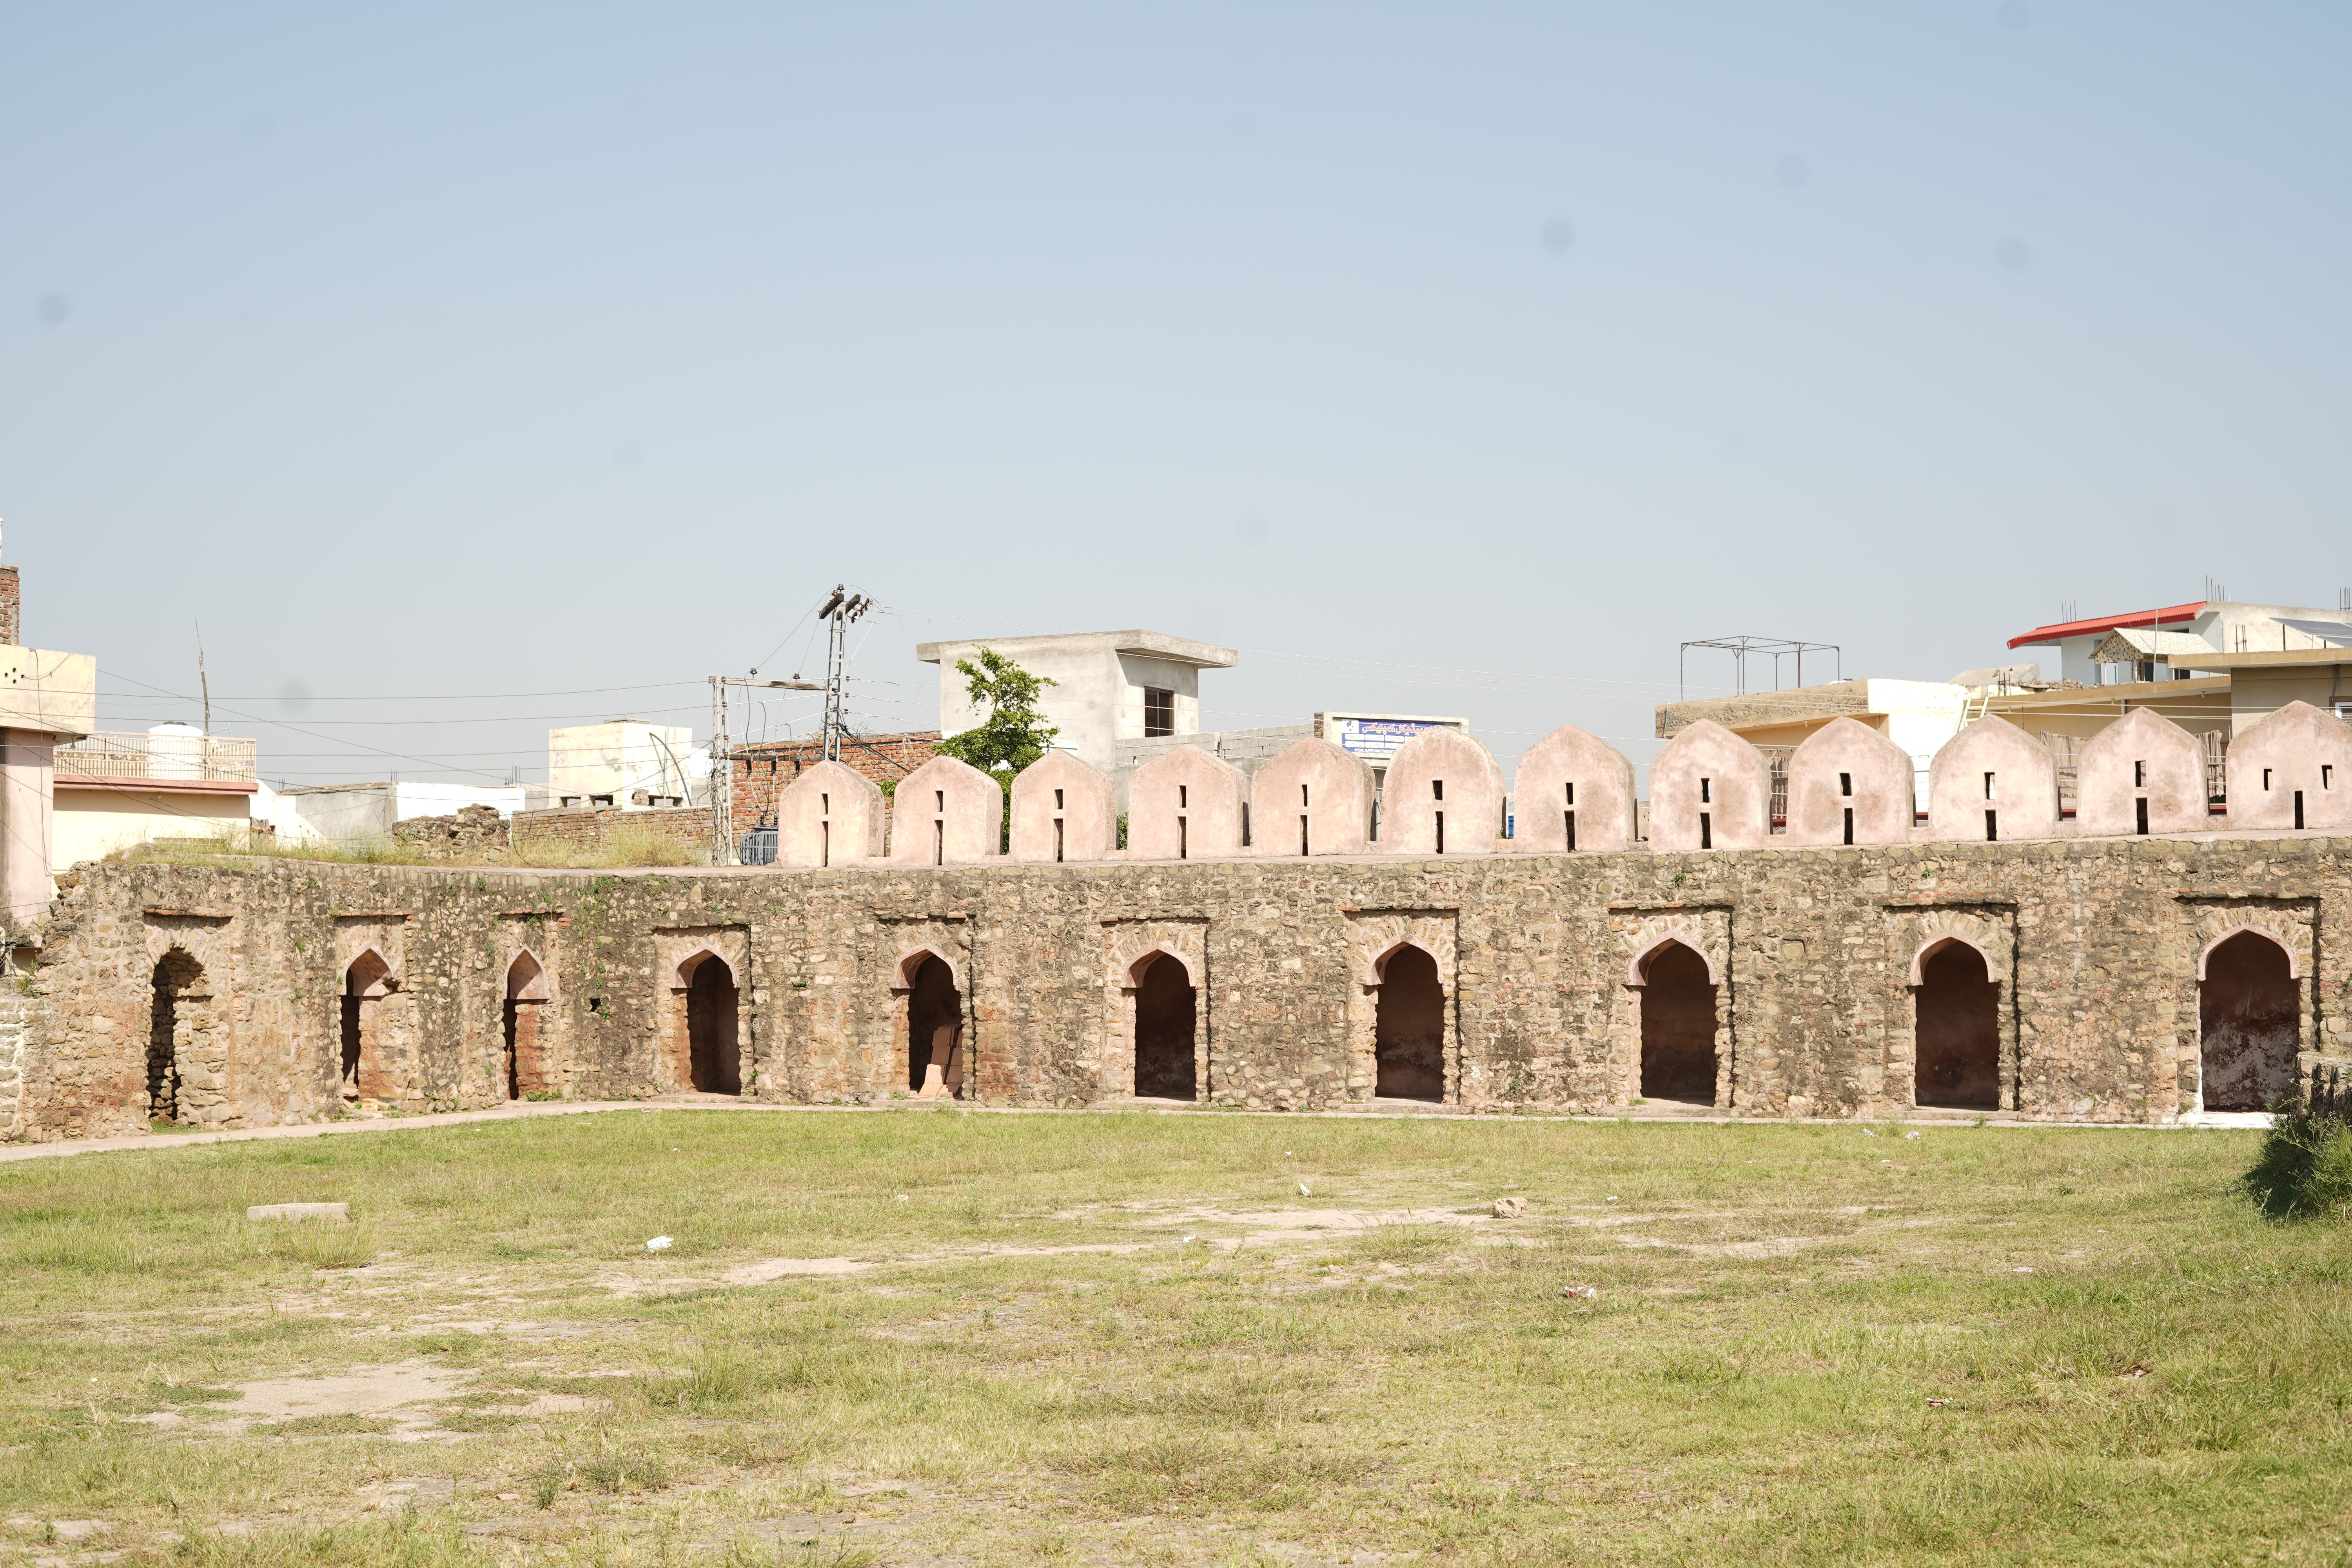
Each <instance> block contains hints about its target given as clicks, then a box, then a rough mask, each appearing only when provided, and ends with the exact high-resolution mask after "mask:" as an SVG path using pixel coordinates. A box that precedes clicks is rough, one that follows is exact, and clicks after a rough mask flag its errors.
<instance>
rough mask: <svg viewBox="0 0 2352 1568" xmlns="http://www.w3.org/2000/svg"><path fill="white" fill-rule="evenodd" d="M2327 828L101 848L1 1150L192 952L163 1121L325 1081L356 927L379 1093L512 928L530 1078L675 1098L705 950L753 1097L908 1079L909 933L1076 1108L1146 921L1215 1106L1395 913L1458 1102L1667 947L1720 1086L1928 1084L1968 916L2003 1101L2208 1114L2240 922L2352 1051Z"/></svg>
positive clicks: (135, 1036) (1326, 1005)
mask: <svg viewBox="0 0 2352 1568" xmlns="http://www.w3.org/2000/svg"><path fill="white" fill-rule="evenodd" d="M2347 857H2352V838H2344V837H2328V836H2326V835H2324V834H2320V833H2305V834H2286V835H2276V836H2252V835H2224V834H2214V835H2200V836H2196V837H2175V838H2167V837H2145V838H2140V837H2135V838H2126V839H2112V840H2086V839H2085V840H2077V839H2064V838H2059V839H2050V840H2044V841H2040V842H2032V843H2010V842H2002V843H1996V844H1985V843H1974V844H1955V843H1938V844H1912V845H1905V846H1888V847H1854V848H1843V847H1838V848H1820V849H1804V848H1770V849H1763V850H1752V851H1730V852H1725V851H1718V852H1716V853H1712V854H1700V853H1690V854H1655V853H1649V852H1645V851H1633V852H1628V853H1620V854H1594V853H1579V854H1576V855H1557V856H1554V855H1508V856H1484V857H1454V856H1451V855H1449V856H1447V857H1445V858H1442V859H1441V858H1402V857H1390V856H1367V857H1354V858H1350V857H1338V856H1328V857H1326V856H1310V857H1305V858H1297V857H1293V858H1282V859H1262V858H1240V859H1229V860H1222V861H1198V862H1181V861H1165V860H1163V861H1154V862H1149V863H1137V862H1121V861H1111V862H1097V863H1086V864H1080V863H1071V864H1061V865H1054V864H1045V865H1022V864H1017V863H1013V862H1010V861H1005V860H1001V859H1000V860H998V861H996V862H995V863H993V864H990V865H984V866H955V865H950V866H948V867H945V868H929V867H898V866H894V865H888V864H885V865H881V866H872V867H864V868H835V869H822V870H782V869H775V868H760V869H755V868H738V869H729V870H691V871H668V870H662V871H645V872H625V873H617V874H615V873H588V872H563V871H533V870H523V869H509V868H481V869H467V868H439V867H373V866H358V865H339V864H330V863H306V862H299V861H272V862H261V861H252V862H231V861H222V862H218V863H204V864H195V865H186V866H174V865H168V864H162V863H152V864H144V865H121V864H106V865H99V866H91V867H86V868H82V869H81V870H80V871H79V872H78V873H76V874H75V875H74V876H73V877H72V878H70V879H69V881H70V882H71V885H70V886H69V888H68V890H67V892H66V894H65V896H64V898H63V899H62V900H61V901H60V902H59V904H58V906H57V908H56V909H55V910H54V911H53V912H52V913H51V915H50V916H49V918H48V919H47V921H46V922H45V924H44V925H43V927H42V928H41V930H40V932H39V937H40V942H41V948H40V951H39V953H38V962H37V966H36V967H35V968H34V970H33V971H32V973H31V974H30V975H29V976H28V977H27V978H26V980H25V981H24V983H23V984H22V985H21V987H19V988H14V989H12V995H13V996H14V997H15V1002H14V1003H13V1004H12V1006H13V1007H14V1008H15V1011H14V1013H12V1015H11V1016H10V1017H9V1018H8V1019H5V1020H0V1025H5V1026H0V1058H13V1060H7V1061H0V1114H5V1118H6V1120H5V1132H6V1135H7V1136H9V1137H11V1138H16V1139H56V1138H65V1137H75V1136H87V1135H95V1134H111V1133H125V1132H131V1131H138V1130H139V1129H141V1128H142V1127H144V1126H145V1124H146V1112H147V1104H148V1100H147V1095H148V1061H149V1051H150V1049H151V1044H152V1037H153V1031H152V1005H153V998H154V991H153V979H154V975H155V973H156V970H157V967H158V965H159V963H163V961H164V960H165V959H166V958H168V957H170V956H171V955H172V954H173V953H175V952H176V953H180V954H184V955H185V957H184V962H186V963H194V964H195V965H198V966H200V967H201V969H202V972H203V983H202V984H201V985H200V986H195V985H192V986H191V987H190V988H189V989H190V994H200V995H201V996H202V998H203V1001H204V1005H205V1009H206V1011H205V1014H204V1015H203V1016H202V1018H201V1019H200V1020H198V1022H200V1023H201V1025H202V1027H201V1028H195V1027H193V1026H192V1027H191V1028H190V1029H188V1030H186V1031H184V1035H185V1037H186V1038H187V1040H188V1041H189V1042H192V1043H190V1044H188V1045H186V1046H185V1047H184V1048H185V1049H186V1050H187V1051H188V1052H189V1053H190V1056H189V1059H188V1060H187V1061H186V1062H185V1063H184V1068H185V1071H184V1081H185V1082H186V1083H187V1085H188V1086H189V1092H188V1094H187V1097H186V1103H185V1105H184V1109H183V1119H184V1120H187V1119H194V1120H198V1121H201V1122H202V1123H203V1124H205V1125H219V1126H256V1125H266V1124H270V1123H275V1122H284V1121H302V1120H307V1119H311V1118H316V1117H320V1116H322V1115H326V1114H330V1113H331V1112H333V1111H334V1110H336V1109H337V1108H338V1106H339V1105H340V1104H341V1102H342V1099H343V1093H344V1091H343V1088H342V1075H341V1065H340V1064H341V1050H342V1046H343V1038H344V1037H343V1032H342V1018H343V1007H344V1002H345V991H346V986H347V979H348V976H349V974H350V973H351V971H352V965H353V964H354V963H359V962H360V961H361V960H362V958H363V957H365V956H366V955H369V954H374V955H377V958H376V960H371V963H374V962H377V961H380V962H381V963H382V964H383V969H384V972H385V973H383V976H382V978H381V980H380V981H379V982H378V983H377V984H378V985H379V991H378V994H377V995H376V996H374V997H373V998H371V1005H373V1006H374V1007H375V1008H376V1010H377V1011H376V1012H375V1013H374V1014H373V1015H372V1018H373V1022H372V1023H371V1024H370V1026H369V1027H370V1030H371V1034H370V1036H369V1039H370V1042H371V1046H372V1047H373V1049H374V1050H376V1051H377V1052H378V1053H379V1055H378V1058H376V1059H375V1061H374V1062H373V1065H372V1067H371V1068H370V1072H371V1074H372V1076H371V1077H370V1079H369V1083H370V1085H371V1087H372V1088H373V1089H374V1090H375V1094H376V1098H380V1099H381V1100H383V1102H384V1103H386V1104H389V1105H394V1106H397V1107H401V1108H406V1109H415V1110H426V1109H434V1108H449V1107H464V1106H473V1105H481V1104H487V1103H493V1102H495V1101H497V1100H500V1099H503V1098H504V1097H505V1094H506V1092H507V1089H506V1085H505V1083H504V1082H503V1081H502V1079H503V1078H504V1077H505V1068H503V1066H502V1063H503V1060H504V1056H503V1052H504V1038H503V1035H504V1027H505V1016H506V1007H505V1004H506V1001H507V999H508V994H509V984H510V980H511V976H512V975H513V974H514V973H515V972H516V961H517V959H518V957H519V956H520V954H521V953H523V952H530V954H531V955H532V962H533V963H534V964H537V965H543V966H544V969H545V971H546V974H547V984H546V985H545V986H544V990H545V993H546V995H545V999H544V1000H543V1001H541V1002H540V1003H539V1006H540V1008H541V1009H542V1010H543V1013H542V1016H536V1017H535V1018H534V1021H533V1025H532V1027H533V1030H534V1036H533V1049H534V1051H535V1052H536V1053H537V1055H536V1056H535V1057H534V1059H533V1065H532V1070H533V1071H534V1072H535V1073H537V1074H539V1075H540V1076H541V1079H542V1080H543V1081H545V1082H548V1083H550V1084H551V1085H554V1086H556V1087H557V1088H560V1089H561V1090H562V1092H565V1093H569V1094H571V1095H573V1096H578V1097H631V1096H642V1095H646V1094H651V1093H656V1092H662V1091H665V1090H668V1089H675V1088H676V1087H677V1079H678V1078H679V1076H680V1072H681V1067H680V1063H681V1061H682V1060H683V1059H684V1053H685V1051H686V1044H685V1041H684V1037H683V1036H682V1035H681V1034H680V1030H681V1029H682V1028H685V1027H686V1024H685V1023H684V1022H683V1020H685V1019H687V1018H688V1007H689V1001H690V999H689V998H688V997H687V996H686V994H685V993H684V992H683V991H682V990H681V984H682V981H681V969H680V965H681V964H682V963H684V962H685V961H686V960H687V959H688V958H690V957H692V956H693V955H694V954H696V953H699V952H703V951H705V950H708V951H709V952H714V953H718V954H719V955H721V956H722V957H723V958H724V960H725V963H726V964H727V967H728V970H729V972H730V977H731V983H732V984H733V985H734V987H735V988H736V996H737V1001H736V1003H735V1004H734V1005H736V1006H737V1007H738V1008H739V1012H738V1014H737V1016H736V1017H735V1020H734V1023H735V1035H734V1037H733V1038H734V1039H735V1040H737V1041H739V1042H740V1073H741V1083H742V1089H743V1092H744V1093H746V1094H748V1095H752V1096H756V1097H758V1098H761V1099H767V1100H785V1101H800V1102H809V1101H833V1100H859V1101H866V1100H876V1099H877V1098H887V1097H889V1096H891V1095H893V1094H894V1093H895V1094H904V1093H905V1092H906V1091H907V1086H908V1059H907V1052H908V1038H907V1017H906V1014H907V1004H908V989H909V987H910V984H911V983H910V982H909V981H908V978H907V976H908V974H910V973H912V972H913V970H914V969H916V968H919V965H920V959H921V955H923V954H926V953H932V954H937V955H939V956H940V957H941V958H942V960H943V961H944V962H945V963H947V965H948V967H949V968H950V970H951V971H952V973H953V974H954V976H955V983H956V992H955V996H956V1001H955V1004H954V1005H956V1006H957V1007H958V1008H960V1009H961V1014H960V1016H961V1020H962V1027H963V1040H964V1042H965V1047H966V1051H967V1058H966V1059H967V1060H968V1062H969V1067H970V1071H971V1080H970V1086H969V1092H970V1093H971V1094H972V1095H973V1096H974V1097H976V1098H977V1099H979V1100H982V1101H983V1102H987V1103H996V1104H1020V1105H1034V1106H1055V1105H1063V1106H1066V1105H1078V1104H1085V1103H1090V1102H1094V1101H1097V1100H1105V1099H1116V1098H1118V1096H1120V1095H1122V1094H1124V1093H1126V1092H1128V1088H1129V1085H1131V1082H1132V1079H1131V1078H1129V1077H1127V1076H1126V1065H1125V1064H1126V1060H1127V1058H1125V1057H1124V1056H1122V1054H1121V1053H1122V1047H1121V1046H1120V1044H1119V1039H1120V1037H1119V1034H1118V1031H1119V1029H1120V1028H1121V1027H1122V1025H1121V1022H1120V1020H1121V1013H1120V998H1121V994H1122V990H1123V988H1125V987H1129V986H1131V985H1132V984H1134V981H1133V978H1132V976H1131V974H1129V970H1130V969H1131V967H1132V964H1133V963H1134V961H1135V957H1136V953H1137V952H1138V951H1139V949H1143V948H1149V947H1150V946H1151V945H1153V944H1155V943H1158V944H1165V945H1167V946H1168V947H1169V950H1170V951H1171V952H1179V953H1181V956H1182V957H1183V959H1184V963H1185V966H1186V969H1187V971H1188V973H1191V974H1192V975H1194V976H1195V977H1196V984H1197V985H1198V988H1199V996H1198V998H1197V1007H1196V1012H1197V1017H1198V1019H1199V1020H1200V1022H1199V1030H1200V1035H1201V1061H1202V1083H1201V1093H1202V1099H1203V1100H1209V1101H1213V1102H1218V1103H1225V1104H1234V1105H1244V1106H1253V1107H1265V1108H1294V1109H1303V1108H1315V1107H1325V1106H1332V1105H1338V1104H1344V1103H1348V1102H1350V1101H1355V1100H1362V1099H1364V1098H1365V1097H1366V1096H1367V1095H1368V1094H1370V1092H1371V1089H1370V1085H1371V1082H1372V1077H1373V1075H1372V1073H1371V1071H1370V1067H1369V1058H1368V1057H1367V1055H1366V1053H1367V1051H1368V1050H1369V1049H1370V1044H1369V1042H1370V1029H1371V1023H1370V1020H1371V1019H1372V1018H1373V1017H1374V1016H1375V1013H1376V1010H1377V995H1376V994H1375V992H1374V991H1373V990H1369V989H1368V987H1370V986H1375V985H1376V984H1377V980H1376V978H1375V979H1368V974H1372V973H1374V972H1373V971H1371V970H1369V969H1368V968H1367V965H1368V964H1369V963H1372V962H1373V961H1375V960H1377V959H1379V958H1380V957H1381V954H1382V953H1385V952H1391V951H1392V950H1393V948H1394V945H1395V944H1396V943H1397V942H1413V943H1416V944H1418V945H1422V946H1423V947H1424V948H1430V947H1434V948H1435V949H1436V950H1438V951H1434V952H1432V954H1431V956H1432V957H1433V959H1435V960H1436V963H1437V970H1438V973H1439V974H1440V975H1441V977H1442V983H1443V984H1444V1002H1445V1008H1446V1026H1445V1045H1444V1053H1445V1055H1444V1081H1445V1094H1446V1097H1447V1099H1448V1100H1449V1101H1450V1102H1451V1103H1454V1104H1455V1105H1458V1106H1462V1107H1465V1108H1471V1109H1502V1108H1508V1107H1514V1106H1534V1107H1550V1108H1563V1109H1585V1110H1607V1109H1609V1108H1611V1107H1614V1106H1618V1105H1622V1104H1623V1103H1625V1101H1626V1100H1628V1098H1629V1097H1630V1096H1631V1094H1632V1093H1633V1092H1634V1090H1635V1089H1636V1088H1637V1086H1638V1074H1637V1072H1636V1071H1635V1070H1634V1068H1633V1065H1630V1064H1632V1058H1630V1057H1629V1052H1637V1051H1638V1042H1639V1037H1640V1016H1639V1013H1638V1011H1637V1005H1638V1002H1639V997H1638V995H1637V992H1638V989H1639V984H1638V983H1639V981H1640V977H1641V970H1640V961H1641V960H1642V959H1643V955H1645V954H1649V953H1652V952H1654V951H1655V950H1656V949H1657V947H1658V945H1659V943H1661V942H1667V941H1674V942H1684V943H1685V945H1688V946H1690V947H1691V948H1692V949H1693V951H1694V952H1698V953H1700V954H1701V956H1702V957H1703V958H1704V959H1705V960H1706V964H1707V966H1708V970H1709V973H1711V974H1714V975H1716V976H1717V977H1718V978H1717V984H1718V986H1719V994H1720V1000H1719V1003H1718V1005H1719V1008H1720V1013H1719V1016H1718V1028H1717V1051H1718V1056H1719V1060H1718V1063H1717V1068H1718V1085H1719V1087H1718V1091H1717V1093H1718V1100H1717V1103H1718V1104H1720V1105H1722V1106H1723V1107H1725V1108H1726V1109H1727V1110H1732V1111H1734V1112H1736V1113H1739V1114H1749V1115H1758V1116H1782V1115H1790V1114H1814V1115H1851V1116H1864V1115H1874V1114H1880V1113H1884V1112H1886V1111H1889V1110H1899V1109H1902V1108H1904V1107H1906V1106H1907V1105H1909V1104H1910V1103H1912V1100H1911V1097H1912V1093H1913V1084H1912V1082H1911V1061H1910V1056H1909V1052H1910V1049H1911V1044H1910V1043H1911V1040H1912V1038H1913V1035H1914V1029H1915V1024H1916V1018H1915V1014H1914V1010H1913V1007H1914V1005H1913V1000H1912V998H1913V991H1912V987H1913V986H1914V985H1916V984H1919V980H1918V962H1919V956H1920V954H1921V953H1922V952H1924V951H1926V950H1927V949H1928V948H1930V947H1932V946H1933V945H1934V944H1936V943H1937V942H1947V941H1949V940H1952V939H1954V938H1955V937H1958V938H1959V939H1962V940H1965V941H1967V942H1969V944H1970V945H1971V946H1973V947H1975V948H1977V949H1978V950H1979V952H1985V953H1986V954H1988V973H1989V974H1990V977H1991V978H1992V979H1993V980H1995V981H1997V982H1998V983H2000V984H2001V986H2002V987H2003V989H2002V992H2001V995H2002V997H2003V1002H2002V1006H2003V1007H2004V1009H2005V1012H2004V1014H2003V1016H2002V1021H2001V1024H2000V1073H2001V1075H2002V1077H2001V1085H2000V1096H2001V1109H2003V1110H2014V1111H2015V1112H2017V1113H2019V1114H2021V1115H2025V1116H2028V1117H2046V1118H2053V1119H2070V1120H2093V1121H2165V1120H2168V1119H2171V1118H2173V1117H2176V1116H2178V1115H2179V1114H2180V1113H2181V1112H2183V1111H2184V1110H2193V1109H2195V1107H2196V1105H2197V1094H2198V1077H2197V1074H2198V1071H2199V1067H2198V1060H2199V1058H2198V1051H2199V1034H2198V1030H2199V1001H2200V993H2199V990H2198V975H2199V972H2200V963H2202V962H2203V957H2204V954H2205V953H2206V952H2209V951H2210V950H2211V949H2212V947H2213V946H2214V945H2215V944H2216V943H2218V942H2221V941H2224V940H2227V939H2228V938H2229V936H2230V935H2231V933H2233V932H2237V931H2246V930H2253V931H2261V932H2263V933H2264V934H2265V940H2273V941H2276V942H2279V943H2280V944H2281V946H2282V948H2283V949H2284V950H2285V951H2287V952H2290V953H2291V955H2292V957H2293V963H2294V966H2295V967H2294V973H2295V976H2296V984H2298V985H2299V986H2301V987H2302V989H2301V992H2300V993H2299V994H2300V995H2301V996H2302V1002H2301V1004H2300V1006H2301V1015H2300V1022H2299V1024H2298V1025H2297V1026H2296V1027H2297V1030H2298V1033H2297V1036H2296V1045H2297V1049H2298V1052H2299V1055H2298V1058H2297V1061H2298V1066H2297V1068H2296V1070H2297V1071H2298V1072H2299V1073H2302V1074H2304V1075H2305V1077H2306V1078H2308V1076H2309V1074H2310V1073H2311V1072H2312V1071H2315V1070H2316V1069H2317V1068H2318V1067H2319V1066H2321V1065H2323V1064H2324V1063H2327V1062H2337V1063H2340V1062H2342V1061H2343V1060H2344V1059H2346V1058H2352V1032H2347V1008H2352V993H2347V986H2352V959H2347V948H2346V947H2345V946H2344V945H2343V944H2341V943H2340V942H2336V941H2334V940H2333V939H2332V938H2330V936H2329V935H2328V933H2329V932H2331V931H2342V930H2345V929H2347V916H2352V876H2347V864H2352V860H2347ZM20 957H21V954H20ZM174 962H175V963H181V962H183V961H180V960H174ZM370 973H371V974H373V973H374V970H373V968H371V970H370ZM167 1048H170V1047H167ZM198 1052H201V1057H202V1059H197V1053H198ZM2331 1070H2334V1069H2331ZM12 1072H13V1076H11V1074H12ZM11 1100H13V1102H11Z"/></svg>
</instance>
